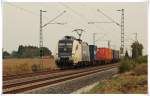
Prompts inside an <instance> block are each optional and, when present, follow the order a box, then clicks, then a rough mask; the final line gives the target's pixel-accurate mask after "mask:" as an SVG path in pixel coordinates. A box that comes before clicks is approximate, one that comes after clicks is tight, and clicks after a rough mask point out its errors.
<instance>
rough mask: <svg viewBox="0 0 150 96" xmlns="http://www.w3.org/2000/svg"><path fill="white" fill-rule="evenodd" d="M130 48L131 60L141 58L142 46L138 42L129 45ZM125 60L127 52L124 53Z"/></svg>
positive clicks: (127, 56)
mask: <svg viewBox="0 0 150 96" xmlns="http://www.w3.org/2000/svg"><path fill="white" fill-rule="evenodd" d="M131 48H132V58H138V57H140V56H143V45H142V44H141V43H139V42H138V41H135V42H133V43H132V45H131ZM125 58H129V55H128V51H127V50H126V52H125Z"/></svg>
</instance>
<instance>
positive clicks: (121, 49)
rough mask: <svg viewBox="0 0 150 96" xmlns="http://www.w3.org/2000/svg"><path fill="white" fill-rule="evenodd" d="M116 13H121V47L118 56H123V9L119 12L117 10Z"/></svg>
mask: <svg viewBox="0 0 150 96" xmlns="http://www.w3.org/2000/svg"><path fill="white" fill-rule="evenodd" d="M117 11H121V24H120V27H121V47H120V51H121V52H120V54H121V55H124V9H121V10H117Z"/></svg>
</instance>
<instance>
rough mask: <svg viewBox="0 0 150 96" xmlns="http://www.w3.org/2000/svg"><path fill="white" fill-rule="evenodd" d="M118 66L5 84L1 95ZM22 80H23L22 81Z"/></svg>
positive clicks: (61, 73) (99, 67) (112, 65)
mask: <svg viewBox="0 0 150 96" xmlns="http://www.w3.org/2000/svg"><path fill="white" fill-rule="evenodd" d="M117 66H118V64H110V65H105V66H104V65H103V66H97V67H92V68H89V69H88V68H85V69H82V70H81V69H79V70H76V71H75V70H72V71H71V70H70V71H67V72H59V73H58V74H57V73H53V74H50V75H44V76H39V77H38V78H32V79H25V78H22V80H21V81H20V82H11V83H9V82H6V83H4V85H3V93H4V94H7V93H8V94H10V93H23V92H26V91H29V90H32V89H35V88H40V87H43V86H47V85H52V84H56V83H59V82H63V81H66V80H71V79H74V78H78V77H82V76H86V75H89V74H93V73H97V72H101V71H105V70H108V69H111V68H114V67H117ZM23 79H24V80H23Z"/></svg>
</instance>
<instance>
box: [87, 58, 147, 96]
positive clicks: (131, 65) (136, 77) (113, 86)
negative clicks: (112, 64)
mask: <svg viewBox="0 0 150 96" xmlns="http://www.w3.org/2000/svg"><path fill="white" fill-rule="evenodd" d="M120 63H121V65H120V67H119V73H118V74H117V75H115V76H113V77H112V78H110V79H105V80H102V81H100V82H99V84H98V85H96V86H95V87H94V88H93V89H92V90H90V91H89V92H88V93H101V94H102V93H130V94H133V93H142V94H144V93H147V90H148V85H147V84H148V82H147V79H148V77H147V73H148V72H147V68H148V65H147V56H144V57H138V58H136V59H124V60H122V61H121V62H120Z"/></svg>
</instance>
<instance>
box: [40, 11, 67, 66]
mask: <svg viewBox="0 0 150 96" xmlns="http://www.w3.org/2000/svg"><path fill="white" fill-rule="evenodd" d="M43 12H46V11H44V10H40V36H39V48H40V64H41V65H42V67H43V60H42V59H43V55H44V52H43V28H44V27H45V26H47V25H49V24H60V25H63V24H65V23H60V22H59V23H58V22H57V23H51V22H53V21H54V20H56V19H57V18H58V17H60V16H62V15H63V14H64V13H65V12H66V11H63V12H62V13H60V14H59V15H57V16H56V17H55V18H53V19H52V20H50V21H49V22H47V23H45V24H43V22H42V19H43V18H42V13H43Z"/></svg>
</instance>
